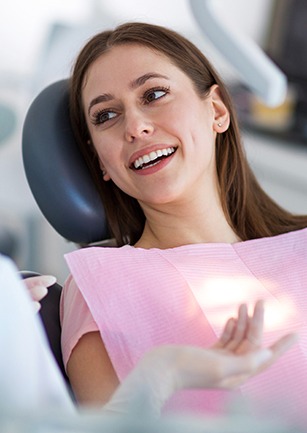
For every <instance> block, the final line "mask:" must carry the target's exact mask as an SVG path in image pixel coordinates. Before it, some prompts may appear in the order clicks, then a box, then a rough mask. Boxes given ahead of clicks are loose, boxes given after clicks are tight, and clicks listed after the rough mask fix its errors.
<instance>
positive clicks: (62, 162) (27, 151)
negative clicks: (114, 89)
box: [22, 80, 110, 382]
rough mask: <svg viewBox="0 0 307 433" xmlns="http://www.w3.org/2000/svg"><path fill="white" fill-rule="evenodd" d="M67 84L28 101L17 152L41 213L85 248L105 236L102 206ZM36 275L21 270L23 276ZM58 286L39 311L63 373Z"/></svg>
mask: <svg viewBox="0 0 307 433" xmlns="http://www.w3.org/2000/svg"><path fill="white" fill-rule="evenodd" d="M68 87H69V83H68V80H61V81H57V82H55V83H53V84H51V85H50V86H48V87H47V88H45V89H44V90H43V91H42V92H41V93H40V94H39V95H38V96H37V97H36V98H35V99H34V101H33V102H32V103H31V105H30V107H29V109H28V112H27V115H26V118H25V121H24V126H23V133H22V156H23V163H24V169H25V173H26V177H27V180H28V183H29V186H30V189H31V191H32V193H33V196H34V198H35V200H36V202H37V205H38V207H39V208H40V210H41V212H42V213H43V215H44V216H45V218H46V219H47V221H48V222H49V223H50V224H51V226H52V227H53V228H54V229H55V230H56V231H57V232H58V233H59V234H60V235H61V236H62V237H63V238H65V239H67V240H68V241H71V242H74V243H76V244H79V245H80V246H87V245H89V244H91V243H97V242H101V241H102V242H103V241H104V240H106V239H108V238H109V237H110V236H109V231H108V227H107V221H106V216H105V212H104V208H103V205H102V202H101V199H100V197H99V194H98V191H97V190H96V187H95V185H94V183H93V181H92V178H91V175H90V172H89V170H88V168H87V166H86V164H85V162H84V160H83V157H82V155H81V153H80V151H79V148H78V146H77V144H76V142H75V139H74V136H73V132H72V129H71V125H70V120H69V88H68ZM33 275H38V274H35V273H33V272H22V277H23V278H28V277H30V276H33ZM61 289H62V288H61V286H60V285H59V284H55V285H54V286H52V287H50V289H49V291H48V295H47V296H46V297H45V298H44V299H43V300H42V301H41V306H42V307H41V310H40V315H41V317H42V321H43V323H44V326H45V329H46V334H47V337H48V340H49V344H50V347H51V350H52V352H53V354H54V356H55V359H56V361H57V363H58V365H59V368H60V370H61V371H62V373H63V375H64V378H65V380H66V381H67V382H68V378H67V376H66V373H65V370H64V366H63V361H62V353H61V344H60V338H61V327H60V320H59V301H60V295H61Z"/></svg>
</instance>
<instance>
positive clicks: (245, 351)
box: [176, 301, 298, 389]
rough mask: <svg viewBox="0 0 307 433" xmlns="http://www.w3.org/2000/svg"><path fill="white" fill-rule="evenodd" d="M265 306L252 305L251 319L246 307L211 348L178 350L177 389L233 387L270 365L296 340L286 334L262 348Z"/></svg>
mask: <svg viewBox="0 0 307 433" xmlns="http://www.w3.org/2000/svg"><path fill="white" fill-rule="evenodd" d="M263 318H264V304H263V302H262V301H258V302H257V303H256V304H255V307H254V312H253V315H252V316H251V317H250V316H249V315H248V312H247V306H246V305H245V304H243V305H241V306H240V307H239V311H238V317H237V319H234V318H231V319H229V320H228V321H227V323H226V325H225V328H224V331H223V333H222V335H221V337H220V339H219V340H218V341H217V343H216V344H214V345H213V346H212V347H211V348H210V349H207V350H204V349H200V348H192V347H191V348H186V349H185V348H184V347H182V348H181V349H180V348H178V351H179V356H178V360H177V363H178V364H177V367H176V369H177V372H176V376H177V383H178V387H179V388H189V387H192V388H194V387H195V388H227V389H232V388H235V387H237V386H239V385H241V384H243V383H244V382H246V381H247V380H248V379H249V378H250V377H252V376H254V375H256V374H258V373H260V372H261V371H263V370H264V369H266V368H268V367H269V366H270V365H272V364H273V363H274V362H275V361H276V360H277V359H278V358H279V357H280V356H281V355H282V354H283V353H284V352H286V351H287V350H288V349H289V348H290V347H291V346H292V345H293V344H294V343H295V342H296V341H297V339H298V336H297V334H295V333H291V334H286V335H284V336H283V337H281V338H280V339H278V340H276V341H275V343H274V344H272V345H271V346H270V347H268V348H264V347H263V346H262V336H263Z"/></svg>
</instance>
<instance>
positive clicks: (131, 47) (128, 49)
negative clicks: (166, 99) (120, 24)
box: [83, 44, 184, 93]
mask: <svg viewBox="0 0 307 433" xmlns="http://www.w3.org/2000/svg"><path fill="white" fill-rule="evenodd" d="M152 71H154V72H157V73H161V74H164V75H168V74H171V75H172V76H174V75H175V76H176V75H178V74H179V75H184V74H183V72H182V71H181V70H180V69H179V68H178V67H177V66H175V65H174V64H173V63H172V61H171V60H170V59H169V58H168V57H167V56H166V55H164V54H163V53H160V52H159V51H156V50H154V49H151V48H149V47H146V46H143V45H137V44H127V45H119V46H115V47H112V48H111V49H110V50H109V51H107V52H106V53H104V54H102V55H101V56H100V57H98V59H96V60H95V61H94V62H93V63H92V65H91V66H90V67H89V69H88V71H87V74H86V77H85V80H84V87H83V91H84V92H85V93H88V92H89V91H90V89H91V88H93V87H96V86H97V84H98V83H99V84H102V85H105V86H107V87H109V86H111V87H112V88H114V87H115V88H116V87H117V86H121V85H124V84H125V83H128V82H130V81H131V80H135V79H136V78H137V77H138V76H141V75H142V74H144V73H147V72H152ZM105 90H106V91H110V90H112V89H105Z"/></svg>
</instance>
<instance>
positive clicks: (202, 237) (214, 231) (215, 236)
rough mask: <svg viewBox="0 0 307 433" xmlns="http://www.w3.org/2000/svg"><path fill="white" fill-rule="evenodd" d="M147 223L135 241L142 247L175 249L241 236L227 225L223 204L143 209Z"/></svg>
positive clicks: (224, 241)
mask: <svg viewBox="0 0 307 433" xmlns="http://www.w3.org/2000/svg"><path fill="white" fill-rule="evenodd" d="M143 209H144V212H145V215H146V223H145V228H144V231H143V234H142V236H141V238H140V239H139V241H138V242H137V243H136V244H135V246H136V247H140V248H161V249H166V248H175V247H178V246H182V245H188V244H196V243H212V242H220V243H234V242H237V241H239V240H240V239H239V238H238V236H237V235H236V234H235V232H234V231H233V229H232V228H231V227H230V225H229V224H228V222H227V220H226V217H225V215H224V212H223V210H222V208H221V206H220V205H219V204H218V203H216V204H215V205H212V203H210V206H207V207H206V206H203V208H202V209H199V206H197V207H196V206H192V204H191V203H189V205H187V206H185V207H183V206H182V205H180V206H169V205H165V206H160V207H159V209H157V208H146V207H145V208H143Z"/></svg>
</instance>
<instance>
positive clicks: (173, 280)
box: [62, 23, 307, 416]
mask: <svg viewBox="0 0 307 433" xmlns="http://www.w3.org/2000/svg"><path fill="white" fill-rule="evenodd" d="M70 108H71V120H72V126H73V129H74V131H75V134H76V138H77V141H78V143H79V145H80V147H81V149H82V152H83V155H84V157H85V160H86V161H87V164H88V165H89V168H90V170H91V173H92V175H93V178H94V180H95V183H96V185H97V188H98V190H99V191H100V194H101V198H102V202H103V205H104V207H105V209H106V214H107V218H108V223H109V225H110V229H111V232H112V234H113V235H114V238H115V239H116V241H117V245H118V246H119V247H121V248H94V247H92V248H87V249H83V250H80V251H77V252H74V253H71V254H69V255H67V262H68V265H69V267H70V270H71V273H72V275H71V276H69V278H68V280H67V282H66V285H65V287H64V290H63V297H62V325H63V352H64V362H65V364H66V365H67V372H68V375H69V377H70V379H71V381H72V385H73V388H74V389H75V392H76V395H77V398H78V399H79V400H80V401H83V402H94V403H96V404H101V403H104V402H106V401H108V399H109V398H110V396H111V394H112V393H113V392H114V390H115V389H116V387H117V386H118V383H119V382H120V381H122V380H123V379H124V378H125V377H126V375H127V374H128V373H129V372H130V371H131V370H132V369H133V367H134V366H135V365H136V363H137V361H138V359H139V358H140V357H141V356H142V354H144V353H145V352H146V351H147V350H149V349H151V348H152V347H155V346H158V345H164V344H171V345H172V344H174V345H176V344H191V345H195V346H199V347H208V346H210V345H213V344H214V343H215V341H216V339H217V337H218V336H219V335H220V333H221V328H220V325H219V324H220V323H224V322H225V320H226V319H227V317H229V316H232V315H233V314H234V311H235V310H236V304H237V303H241V302H246V303H249V302H252V303H254V302H255V301H256V300H257V299H264V300H266V301H267V302H268V303H269V305H270V308H269V309H268V321H267V324H270V323H272V320H273V318H274V317H276V316H279V317H281V320H280V321H279V322H278V323H276V324H275V325H274V327H272V326H266V327H265V333H264V342H265V344H270V342H271V341H273V340H274V339H276V338H278V337H279V336H280V335H281V334H282V333H283V329H291V330H298V329H300V328H304V329H305V327H306V325H305V322H304V317H305V316H306V311H305V310H306V308H305V307H304V305H305V302H304V293H303V290H302V288H303V287H307V276H306V272H304V271H303V270H304V269H305V268H306V261H307V247H306V245H307V242H306V237H307V231H306V226H307V216H297V215H292V214H290V213H289V212H287V211H285V210H283V209H282V208H281V207H280V206H278V204H276V203H275V202H274V201H273V200H271V198H270V197H268V196H267V195H266V193H265V192H264V191H263V190H262V188H261V187H260V186H259V184H258V182H257V180H256V178H255V176H254V175H253V173H252V171H251V169H250V167H249V165H248V163H247V161H246V158H245V154H244V149H243V147H242V144H241V140H240V131H239V129H238V125H237V120H236V114H235V112H234V109H233V107H232V103H231V100H230V97H229V94H228V91H227V88H226V87H225V85H224V83H223V81H222V80H221V78H220V77H219V76H218V74H217V73H216V71H215V70H214V68H213V67H212V65H211V64H210V63H209V62H208V60H207V58H206V57H205V56H204V55H203V54H202V53H201V52H200V51H199V50H198V49H197V48H196V47H195V46H194V45H193V44H191V43H190V42H189V41H188V40H186V39H185V38H183V37H182V36H180V35H178V34H177V33H175V32H173V31H172V30H169V29H166V28H163V27H159V26H155V25H150V24H144V23H128V24H123V25H121V26H119V27H118V28H116V29H115V30H113V31H105V32H102V33H99V34H98V35H96V36H94V37H93V38H92V39H91V40H90V41H89V42H88V43H87V44H86V46H85V47H84V48H83V50H82V51H81V53H80V54H79V56H78V58H77V60H76V63H75V66H74V70H73V73H72V77H71V87H70ZM217 281H223V282H225V287H221V285H219V286H218V287H219V290H218V293H219V296H218V298H219V299H216V298H215V299H216V301H215V302H209V301H208V299H209V298H210V293H209V292H210V287H211V288H212V287H217V286H216V282H217ZM238 288H239V289H240V290H239V291H238ZM223 290H224V292H223ZM229 292H231V294H232V296H230V293H229ZM223 293H224V294H225V296H224V294H223ZM226 294H227V296H226ZM211 295H212V292H211ZM210 299H212V298H210ZM220 299H225V300H226V299H228V301H227V302H226V301H225V302H220ZM285 299H287V302H288V301H289V302H291V306H292V307H291V314H290V313H289V314H288V313H287V314H285V308H284V305H285ZM76 317H77V318H78V320H76ZM217 318H218V322H219V323H217ZM304 335H307V333H305V334H304ZM303 340H304V338H303ZM302 344H303V345H304V344H307V341H305V340H304V341H302ZM302 353H303V351H300V349H299V348H298V349H297V350H296V351H295V350H292V351H291V353H290V354H287V355H286V356H285V358H284V359H285V362H284V363H279V364H278V366H273V367H272V369H270V370H269V371H267V372H266V373H265V375H263V376H261V377H262V379H261V377H260V378H257V379H256V380H255V381H254V382H253V381H252V382H251V383H246V384H243V385H242V386H241V387H240V393H241V394H242V395H244V396H245V397H246V398H252V399H256V400H259V401H260V400H262V401H263V403H264V407H266V408H267V407H270V408H271V409H272V410H278V407H280V404H281V403H282V402H280V399H279V396H280V395H283V393H284V395H286V394H287V395H289V394H291V404H288V411H289V415H290V416H302V415H303V414H304V412H305V411H304V407H305V400H306V398H307V394H306V393H307V382H306V381H307V374H306V373H307V363H306V359H305V357H304V355H303V354H302ZM289 365H291V366H292V368H293V370H295V371H296V375H295V377H292V375H288V374H285V372H286V371H288V366H289ZM281 387H282V389H283V391H282V392H281ZM227 398H228V394H227V393H225V392H224V391H221V390H220V391H218V392H214V391H210V392H209V391H203V392H202V393H200V394H195V393H191V394H189V392H183V393H182V394H181V393H180V394H179V395H178V396H175V398H174V399H173V400H171V402H170V405H169V406H168V409H171V410H182V409H184V410H193V411H198V412H199V411H202V412H206V411H207V412H208V411H210V412H212V413H213V412H217V411H220V410H222V408H223V405H224V403H225V401H226V400H227Z"/></svg>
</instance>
